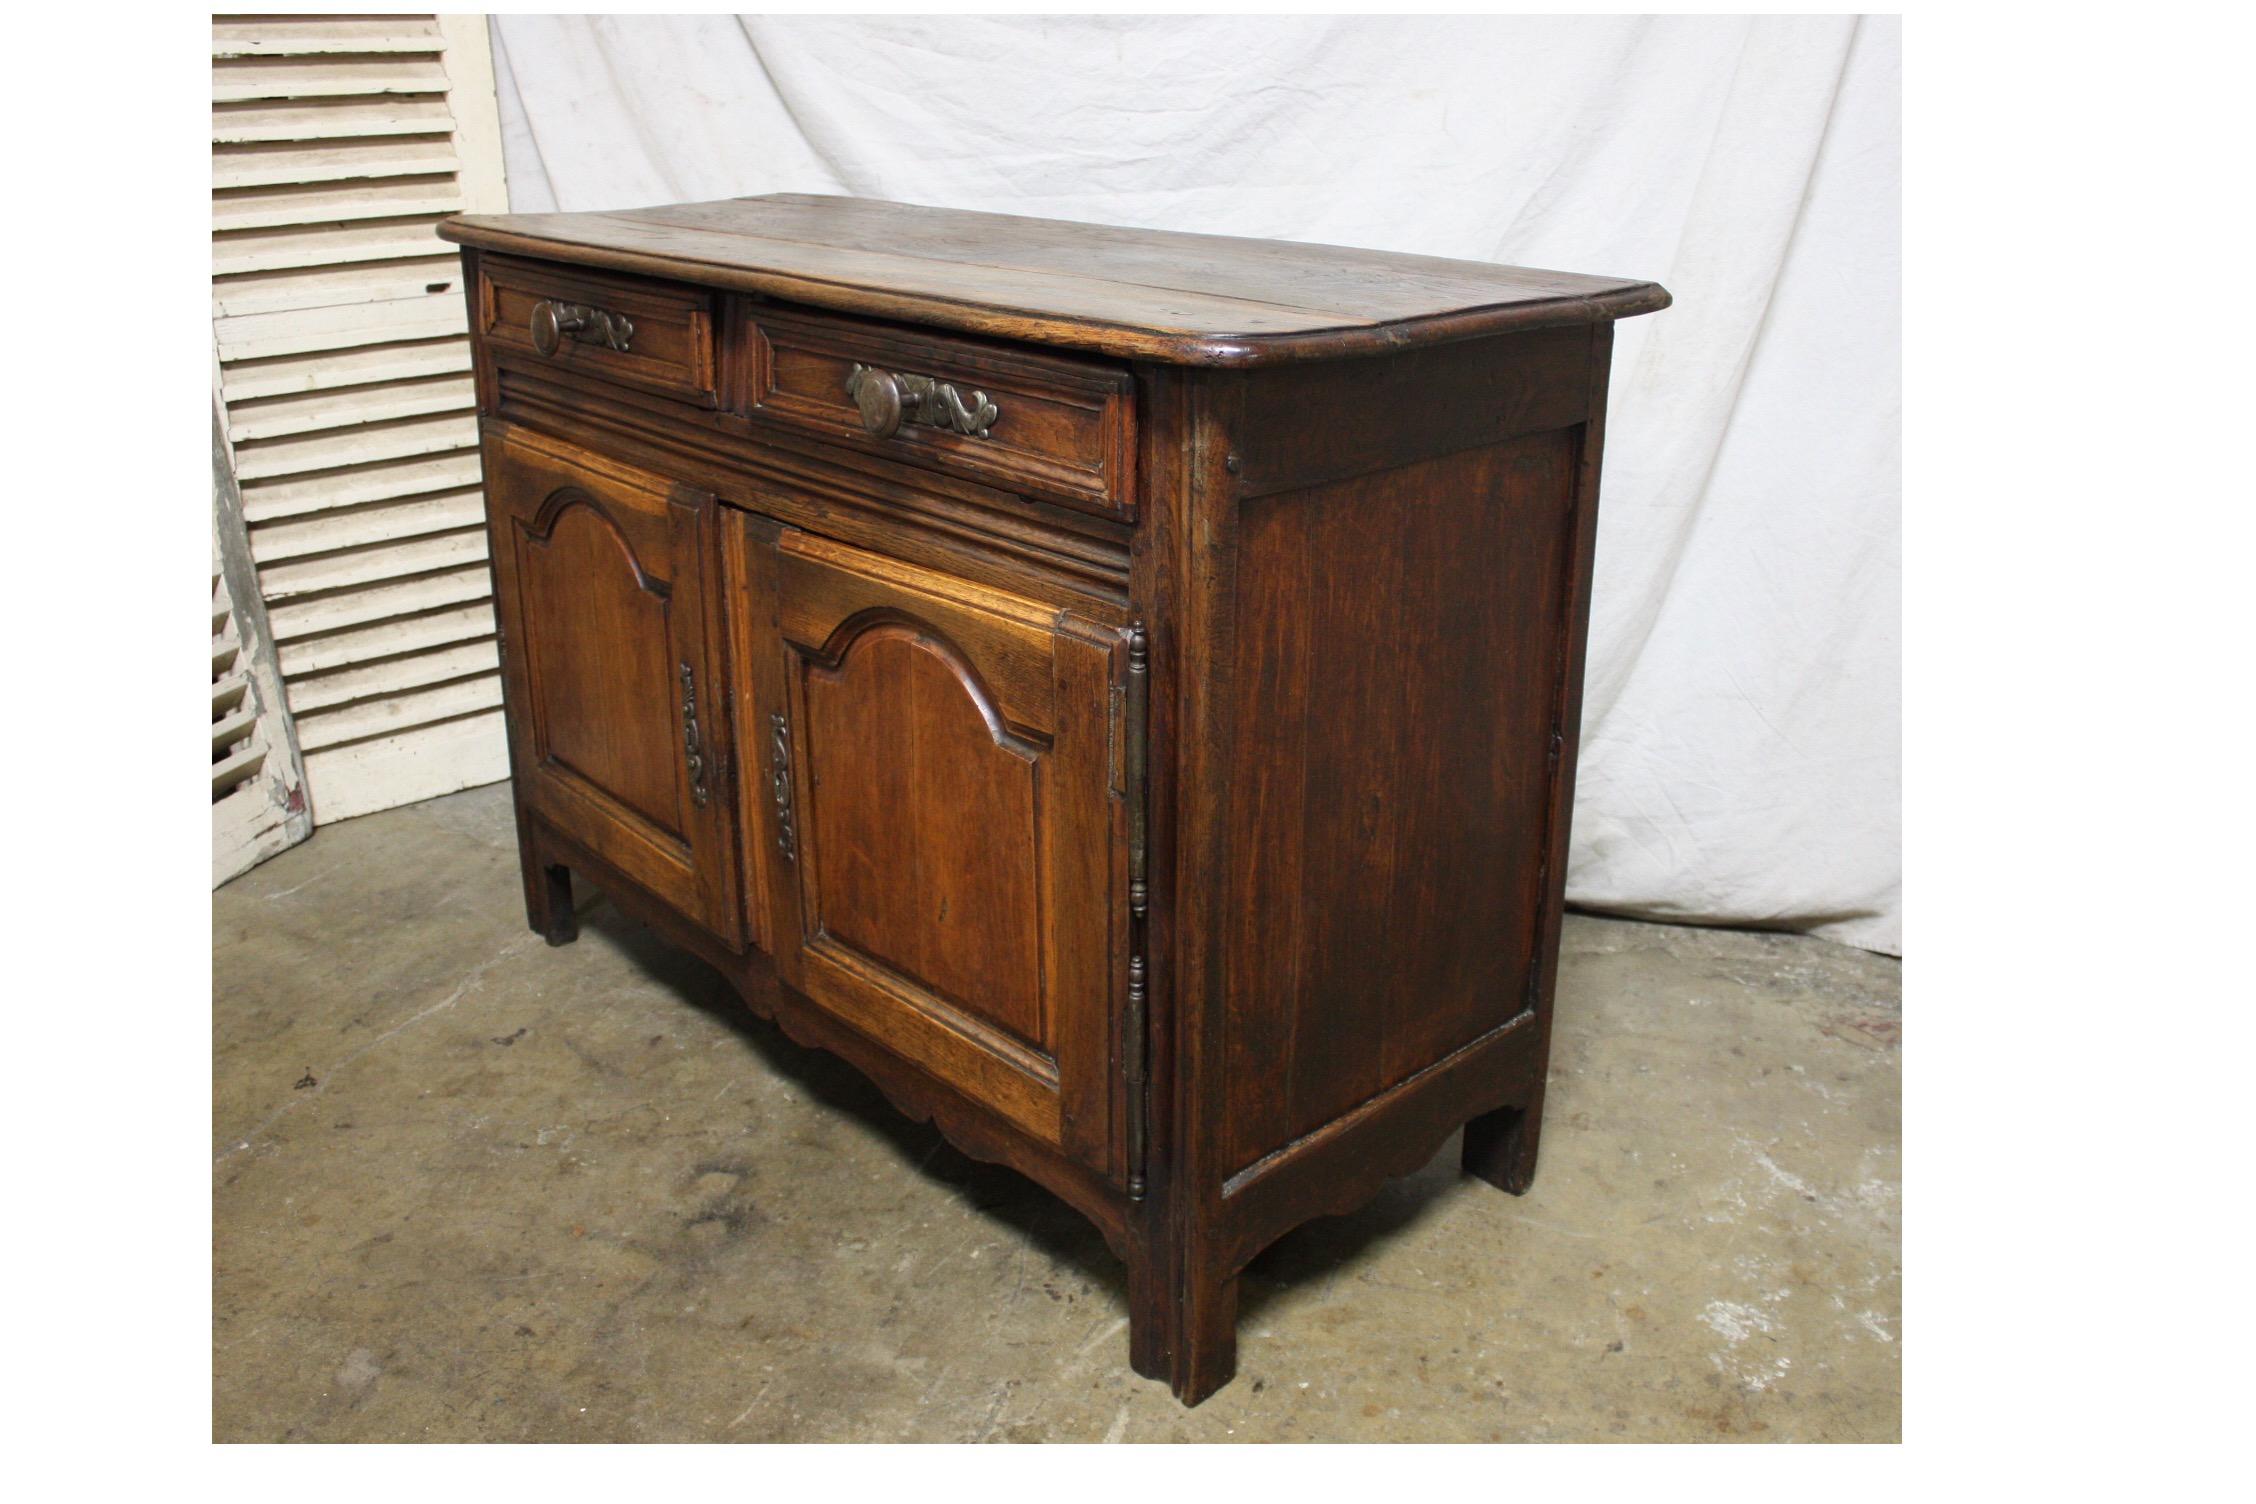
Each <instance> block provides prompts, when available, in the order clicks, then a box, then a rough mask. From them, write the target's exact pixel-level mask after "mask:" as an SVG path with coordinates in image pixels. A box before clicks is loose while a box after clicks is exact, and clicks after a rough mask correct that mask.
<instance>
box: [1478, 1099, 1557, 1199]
mask: <svg viewBox="0 0 2256 1504" xmlns="http://www.w3.org/2000/svg"><path fill="white" fill-rule="evenodd" d="M1542 1136H1543V1093H1542V1091H1541V1090H1540V1089H1539V1090H1538V1091H1537V1092H1536V1094H1535V1099H1534V1100H1533V1101H1531V1102H1529V1103H1528V1104H1527V1105H1525V1106H1523V1107H1499V1108H1497V1109H1496V1110H1495V1111H1494V1112H1484V1113H1482V1114H1481V1115H1480V1116H1479V1117H1477V1118H1474V1119H1473V1120H1472V1121H1471V1122H1469V1123H1467V1124H1466V1125H1465V1152H1464V1159H1463V1163H1464V1166H1465V1173H1466V1174H1468V1175H1477V1176H1479V1177H1480V1178H1481V1179H1483V1180H1485V1181H1487V1182H1488V1183H1489V1184H1490V1185H1492V1186H1495V1187H1496V1188H1497V1189H1498V1190H1500V1191H1510V1192H1511V1193H1512V1194H1513V1195H1515V1196H1524V1195H1526V1194H1527V1190H1528V1187H1529V1186H1531V1185H1533V1184H1535V1154H1536V1148H1537V1145H1538V1143H1539V1142H1540V1140H1541V1139H1542Z"/></svg>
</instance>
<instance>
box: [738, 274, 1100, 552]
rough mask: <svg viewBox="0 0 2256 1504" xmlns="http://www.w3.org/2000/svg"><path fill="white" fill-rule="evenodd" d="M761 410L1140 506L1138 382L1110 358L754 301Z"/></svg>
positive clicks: (932, 457)
mask: <svg viewBox="0 0 2256 1504" xmlns="http://www.w3.org/2000/svg"><path fill="white" fill-rule="evenodd" d="M745 320H746V324H747V326H748V327H749V329H750V331H751V338H750V339H749V340H748V342H747V354H748V358H749V360H750V362H751V369H750V371H749V372H748V373H747V374H748V379H747V381H746V382H745V385H744V390H745V393H746V399H745V400H746V411H747V416H749V417H751V418H754V419H756V420H766V421H769V422H773V423H778V424H782V425H784V426H786V427H789V428H794V429H798V430H801V431H803V432H806V433H809V434H813V435H816V436H818V437H821V438H823V439H827V440H830V441H832V442H836V443H845V444H851V445H854V446H855V447H857V448H861V449H865V450H868V451H871V452H874V453H879V454H884V455H886V456H888V457H890V458H894V459H901V460H907V461H909V462H910V463H912V464H918V465H924V466H926V467H928V468H931V469H935V470H943V471H948V472H952V473H955V474H959V475H962V476H964V477H966V478H968V479H971V480H977V481H984V482H987V483H989V484H993V485H1000V486H1003V487H1006V488H1008V489H1011V490H1015V491H1023V492H1026V493H1029V494H1032V495H1036V496H1040V497H1043V498H1045V499H1048V500H1051V501H1057V502H1062V503H1063V504H1064V505H1066V506H1069V507H1074V508H1076V509H1078V510H1080V511H1085V512H1094V513H1096V514H1097V515H1099V516H1104V517H1117V518H1120V519H1122V520H1129V519H1132V518H1133V517H1134V515H1135V475H1134V466H1135V416H1134V410H1135V386H1134V382H1133V381H1132V379H1131V378H1130V376H1129V374H1128V372H1127V370H1126V369H1125V368H1123V367H1120V366H1116V365H1108V364H1106V363H1104V362H1101V361H1093V360H1080V359H1074V358H1071V357H1066V356H1056V355H1038V354H1034V353H1031V352H1027V351H1020V350H1013V349H1009V348H1007V347H1004V346H999V345H987V344H980V343H976V342H974V341H970V340H961V339H954V338H951V337H949V336H947V335H942V334H934V333H929V332H926V331H923V330H908V329H901V328H898V327H896V326H891V325H886V324H873V323H865V322H863V321H861V320H858V319H849V318H843V317H837V316H833V315H828V314H818V313H809V312H802V311H797V310H794V311H790V312H784V311H780V310H776V309H772V308H769V307H768V306H766V305H764V304H753V305H751V306H749V307H748V309H747V310H746V314H745Z"/></svg>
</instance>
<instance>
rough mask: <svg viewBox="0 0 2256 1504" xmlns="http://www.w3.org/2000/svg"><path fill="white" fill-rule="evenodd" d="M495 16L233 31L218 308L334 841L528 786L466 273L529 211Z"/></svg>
mask: <svg viewBox="0 0 2256 1504" xmlns="http://www.w3.org/2000/svg"><path fill="white" fill-rule="evenodd" d="M507 207H508V205H507V201H506V196H505V194H504V192H503V187H502V177H501V136H500V125H499V121H498V117H497V115H496V112H495V105H494V95H493V65H492V58H491V55H490V54H489V52H488V51H487V42H486V32H485V22H484V19H483V18H482V17H478V16H215V17H214V18H213V22H212V308H213V329H214V332H215V335H216V337H217V342H218V348H219V360H220V375H219V381H220V395H221V398H222V400H223V405H224V410H225V414H226V425H227V439H228V441H229V443H230V444H231V446H232V449H233V459H234V472H235V476H236V478H237V481H238V482H239V484H240V487H241V494H242V504H243V515H244V518H245V520H246V521H247V523H248V533H249V542H250V555H251V558H252V560H253V561H254V562H255V564H256V567H257V579H258V588H259V592H260V594H261V595H262V597H263V598H264V601H265V607H266V615H267V619H268V621H269V623H270V624H271V627H272V630H273V634H274V640H275V645H276V649H277V655H278V660H279V664H280V671H281V676H282V680H283V683H284V685H285V690H286V697H287V701H288V705H289V710H290V713H291V717H292V719H293V720H294V722H295V727H296V737H297V743H298V747H299V749H300V752H301V753H302V756H303V758H304V766H305V777H306V787H307V794H308V797H309V799H310V802H311V806H312V815H313V819H314V821H315V822H316V823H322V822H327V821H330V820H340V819H344V818H347V817H349V816H352V815H359V814H366V813H368V812H370V811H372V810H378V809H387V808H390V807H391V806H393V805H397V804H407V803H411V802H413V801H415V800H418V799H427V798H430V797H432V796H433V795H436V794H444V793H450V792H452V791H454V790H456V789H461V788H468V787H470V786H471V785H473V784H480V783H490V782H492V781H494V780H496V779H499V778H505V777H507V776H508V771H509V769H508V754H507V750H506V745H505V742H504V739H503V735H502V728H501V711H500V708H499V707H500V704H501V683H500V679H499V676H498V673H497V665H498V660H497V657H496V652H495V645H494V615H493V602H492V598H491V597H492V591H491V584H490V580H489V577H488V574H487V569H486V546H485V534H484V530H483V526H482V522H483V517H484V508H483V503H482V500H481V497H480V492H479V484H480V479H479V466H478V450H477V443H478V425H477V415H476V412H475V411H474V398H473V395H472V391H471V379H470V347H469V341H468V339H467V337H466V328H467V324H466V318H465V310H464V299H463V287H462V266H461V262H460V259H459V258H458V256H457V255H456V253H455V249H454V247H452V246H450V245H447V244H446V243H445V242H443V241H441V240H440V239H439V238H438V237H437V235H436V234H435V233H434V226H435V225H436V224H437V222H438V221H439V219H440V218H442V217H443V216H445V215H447V214H451V213H454V212H456V211H458V210H468V211H498V210H502V209H505V208H507Z"/></svg>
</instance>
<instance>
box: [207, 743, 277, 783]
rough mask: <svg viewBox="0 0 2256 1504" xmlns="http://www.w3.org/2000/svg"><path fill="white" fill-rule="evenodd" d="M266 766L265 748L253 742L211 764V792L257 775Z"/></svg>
mask: <svg viewBox="0 0 2256 1504" xmlns="http://www.w3.org/2000/svg"><path fill="white" fill-rule="evenodd" d="M265 766H266V748H264V747H262V746H260V745H259V744H258V743H256V742H253V743H251V745H249V746H247V747H244V748H242V749H241V750H240V751H236V752H231V753H229V754H228V755H227V756H226V757H224V758H221V759H220V760H219V761H218V762H215V763H213V764H212V792H213V793H214V794H220V793H224V792H226V791H227V790H228V789H231V788H234V787H235V786H236V785H237V784H240V783H243V782H245V781H247V780H249V779H251V778H254V777H256V776H257V775H258V771H259V769H261V768H263V767H265Z"/></svg>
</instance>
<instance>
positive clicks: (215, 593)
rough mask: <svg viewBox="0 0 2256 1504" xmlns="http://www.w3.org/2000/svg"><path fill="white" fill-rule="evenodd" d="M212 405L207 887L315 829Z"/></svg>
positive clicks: (224, 438) (239, 502)
mask: <svg viewBox="0 0 2256 1504" xmlns="http://www.w3.org/2000/svg"><path fill="white" fill-rule="evenodd" d="M223 422H224V419H223V415H222V414H221V413H220V411H219V409H218V405H217V403H216V402H215V403H214V405H213V409H212V568H211V581H212V659H211V687H212V699H211V722H212V725H211V729H212V742H211V746H212V753H211V761H212V886H213V887H215V888H216V887H218V886H219V885H220V884H221V883H223V882H226V881H227V880H228V879H229V878H231V877H234V876H236V875H237V874H238V873H242V872H247V871H249V870H250V869H251V868H253V867H255V866H257V865H258V864H259V863H260V862H263V861H265V860H266V859H267V858H268V857H270V856H272V855H274V853H276V852H277V851H281V850H284V849H285V848H287V847H290V846H295V845H296V844H297V843H298V842H300V841H302V840H304V839H305V838H306V837H307V836H308V835H310V834H312V831H313V820H312V816H311V814H310V813H309V812H308V810H307V808H306V798H305V770H304V768H303V767H302V766H300V764H299V762H298V749H297V743H296V742H295V740H294V739H293V738H292V736H291V730H290V717H289V714H288V712H286V711H285V710H284V709H283V708H282V703H283V702H282V680H281V676H280V675H279V674H278V673H276V671H275V665H274V641H273V638H272V637H271V636H270V635H269V634H268V631H267V626H266V613H265V612H264V610H262V609H261V608H260V605H259V596H258V583H257V580H256V579H255V578H254V577H253V575H252V573H251V555H250V547H249V544H248V542H247V540H246V539H245V537H244V532H243V509H242V498H241V496H240V494H239V493H238V492H237V490H236V488H235V476H234V472H233V469H232V467H231V466H230V464H229V460H228V448H227V433H226V429H225V427H224V426H223Z"/></svg>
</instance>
